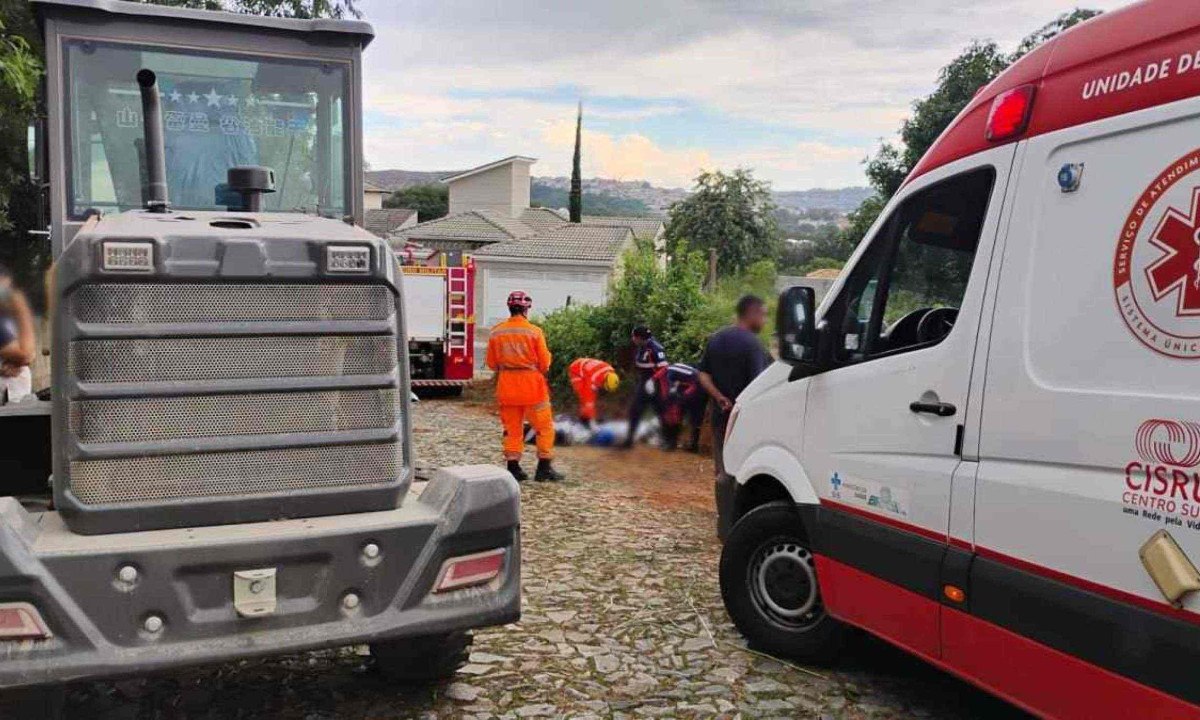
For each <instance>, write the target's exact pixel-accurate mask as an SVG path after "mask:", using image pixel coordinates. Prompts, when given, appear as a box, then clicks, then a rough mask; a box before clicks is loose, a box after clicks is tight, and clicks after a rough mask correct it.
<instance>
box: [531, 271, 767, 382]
mask: <svg viewBox="0 0 1200 720" xmlns="http://www.w3.org/2000/svg"><path fill="white" fill-rule="evenodd" d="M706 271H707V263H706V262H705V259H704V257H703V256H702V255H700V254H699V253H689V254H684V255H678V256H676V257H674V258H673V259H672V260H671V261H670V262H669V263H666V264H665V265H664V264H663V263H662V262H661V259H660V258H659V257H658V256H657V255H656V254H655V252H654V251H653V249H652V248H649V247H642V248H639V249H638V250H637V251H635V252H633V253H631V254H630V255H628V256H627V257H626V258H625V261H624V265H623V271H622V274H621V276H620V278H619V279H618V280H617V281H616V282H615V283H614V285H613V287H612V288H611V289H610V291H609V300H608V302H607V303H606V304H604V305H577V306H572V307H566V308H561V309H559V310H555V311H554V312H552V313H550V314H548V315H544V316H541V317H539V318H537V319H535V322H538V323H539V324H541V326H542V328H543V330H545V332H546V340H547V342H548V343H549V345H550V349H551V351H552V352H553V353H554V365H553V367H552V368H551V370H550V379H551V386H552V388H553V390H554V392H555V395H556V397H558V398H563V399H569V398H570V396H571V395H570V384H569V383H568V381H567V366H568V365H570V363H571V361H573V360H575V359H576V358H580V357H594V358H600V359H602V360H606V361H608V362H610V363H612V364H613V366H614V367H616V368H618V371H619V372H622V375H627V374H628V372H629V371H630V370H631V363H632V358H633V349H632V344H631V343H630V339H629V335H630V331H631V330H632V329H633V327H634V326H635V325H639V324H645V325H648V326H649V327H650V328H651V329H652V330H653V331H654V336H655V337H656V338H657V339H658V341H659V342H661V343H662V344H663V346H664V347H665V348H666V351H667V357H668V358H669V359H670V360H671V361H672V362H686V363H695V362H696V361H698V360H699V358H700V354H701V352H702V351H703V349H704V344H705V342H706V341H707V339H708V336H709V335H710V334H711V333H712V332H713V331H714V330H716V329H717V328H719V327H721V326H722V325H724V324H725V323H728V322H730V321H731V320H732V319H733V306H734V303H735V302H736V301H737V298H738V297H739V296H741V295H742V294H743V293H746V292H755V293H758V294H759V295H761V296H762V297H765V298H770V297H771V296H772V295H773V294H774V287H775V268H774V264H773V263H772V262H771V261H770V260H762V261H760V262H758V263H755V264H754V265H752V266H751V267H750V268H749V269H748V270H746V271H745V272H744V273H742V274H740V275H738V276H735V277H730V278H728V279H726V280H724V281H722V282H721V283H719V284H718V286H717V288H715V289H714V290H713V291H710V292H705V291H704V290H702V289H701V288H702V286H703V283H704V279H705V275H706Z"/></svg>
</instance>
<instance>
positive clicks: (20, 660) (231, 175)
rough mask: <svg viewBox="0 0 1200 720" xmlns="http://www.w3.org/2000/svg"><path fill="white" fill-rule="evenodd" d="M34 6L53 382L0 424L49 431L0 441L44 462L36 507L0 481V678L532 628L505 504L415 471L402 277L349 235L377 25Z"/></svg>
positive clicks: (131, 670) (57, 3)
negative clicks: (39, 421)
mask: <svg viewBox="0 0 1200 720" xmlns="http://www.w3.org/2000/svg"><path fill="white" fill-rule="evenodd" d="M33 5H34V9H35V10H36V12H37V14H38V19H39V22H40V25H41V28H42V30H43V33H44V41H45V42H44V45H45V48H46V77H45V90H44V93H45V102H46V109H47V118H46V120H47V122H46V124H45V125H44V126H43V127H42V128H41V132H39V133H38V134H37V135H38V139H39V141H40V143H39V147H38V148H37V155H38V156H39V158H40V163H39V164H40V166H41V167H40V168H39V170H40V171H39V173H38V176H39V178H45V180H46V187H47V188H48V195H47V199H46V200H47V205H48V206H49V210H50V218H51V222H50V233H49V234H50V241H51V246H52V248H53V254H54V258H55V262H54V267H53V268H52V269H51V271H50V276H51V277H50V282H49V283H48V285H49V287H50V288H51V289H50V290H49V293H50V295H51V300H52V303H51V308H52V317H51V318H50V320H51V325H52V327H53V330H52V333H51V334H52V337H53V344H52V348H53V349H52V353H51V360H52V378H53V388H52V394H51V399H50V400H49V401H41V402H36V403H33V404H30V405H28V406H22V405H7V406H0V422H4V423H7V422H8V421H9V420H12V419H13V417H12V416H13V415H14V413H15V415H16V420H22V419H23V418H25V417H27V416H28V415H30V414H34V415H39V414H40V415H42V416H44V417H47V418H49V423H48V427H47V430H48V432H44V433H43V434H42V435H41V436H40V437H37V438H33V437H30V438H28V441H25V440H22V441H21V442H20V443H10V444H9V445H7V446H6V447H5V450H4V454H5V455H16V454H19V453H21V452H23V451H39V450H42V449H44V448H47V447H48V448H49V450H50V454H51V455H52V464H53V475H52V476H51V477H47V475H46V474H42V476H41V478H40V484H41V488H42V490H43V492H44V493H45V494H47V495H52V498H53V509H50V510H47V509H46V505H45V504H44V503H43V504H41V505H38V506H31V505H30V504H29V503H25V502H21V501H19V500H18V499H17V498H15V497H11V496H10V497H0V654H2V655H3V658H4V659H3V661H2V662H0V690H7V689H9V688H19V687H28V686H45V685H50V684H54V683H59V682H63V681H67V680H71V681H75V680H81V679H87V678H94V677H111V676H116V675H138V674H142V673H145V672H149V671H152V670H161V669H166V668H171V667H177V666H181V665H186V664H196V663H207V662H219V661H226V660H231V659H237V658H245V657H251V656H261V655H268V654H276V653H287V652H296V651H301V650H307V649H313V648H323V647H334V646H343V645H352V644H359V643H366V644H369V645H370V646H371V648H372V654H373V655H374V657H375V660H376V665H377V666H378V668H379V669H380V670H381V671H383V672H385V673H386V674H388V676H389V677H392V678H394V679H396V680H399V681H405V682H408V681H414V680H429V679H433V678H437V677H444V676H446V675H449V674H452V673H453V672H454V670H455V668H456V667H457V666H458V664H459V663H461V662H462V661H463V660H464V659H465V655H466V653H465V649H466V646H467V643H468V641H469V634H468V633H467V631H469V630H470V629H472V628H477V627H484V626H490V625H497V624H504V623H508V622H512V621H514V620H515V619H517V618H518V617H519V614H520V531H519V527H520V520H519V516H520V509H519V502H520V501H519V491H518V488H517V484H516V482H515V481H514V480H513V478H512V476H511V475H509V474H508V473H506V472H504V471H503V470H502V469H500V468H494V467H490V466H471V467H457V468H442V469H439V470H437V471H436V473H434V474H433V476H432V478H430V479H429V481H428V482H427V483H423V484H421V485H417V484H416V483H415V481H416V480H417V478H416V472H415V468H416V466H417V461H416V458H415V457H414V452H413V446H412V441H411V439H412V438H411V417H412V415H411V406H410V404H409V343H408V342H407V337H408V335H407V333H406V329H405V320H406V315H405V312H404V308H405V303H406V297H405V296H404V294H403V293H402V291H401V287H402V286H403V285H404V284H405V280H406V279H407V277H406V276H405V275H404V274H403V273H402V272H401V270H400V268H399V264H398V262H397V261H396V259H395V255H394V253H393V252H392V250H391V248H390V247H389V246H388V245H387V243H385V242H384V241H383V240H381V239H379V238H377V237H375V236H373V235H371V234H370V233H368V232H366V231H365V230H363V229H361V228H360V227H355V224H356V222H357V223H358V224H361V218H362V211H363V208H362V159H361V158H362V156H361V152H362V151H361V148H362V109H361V100H360V98H361V77H362V50H363V48H364V47H365V46H366V45H367V44H368V43H369V42H370V40H371V37H372V29H371V26H370V25H368V24H366V23H363V22H357V21H339V20H295V19H283V18H269V17H255V16H250V15H243V14H236V13H225V12H210V11H203V10H191V9H179V8H168V7H163V6H158V5H144V4H140V3H127V2H111V0H36V1H35V2H34V3H33ZM437 272H442V271H437ZM443 276H445V277H447V278H452V280H450V282H451V283H452V286H450V287H448V288H447V296H448V298H449V299H447V300H446V302H447V305H446V307H447V309H448V314H449V315H450V316H451V317H452V318H459V319H461V320H463V321H464V322H455V323H451V325H449V326H448V327H451V328H455V329H454V330H453V333H451V332H449V331H448V332H447V336H448V337H447V340H446V342H454V343H455V347H456V348H457V347H458V346H459V344H460V343H462V342H467V343H469V336H468V337H465V338H464V337H461V336H460V335H458V334H454V333H458V332H460V330H458V329H457V328H463V327H464V325H466V323H465V320H466V319H469V316H468V315H466V313H465V311H464V310H462V309H461V308H460V305H459V304H457V303H458V301H457V299H456V298H459V297H461V298H462V299H463V300H469V293H470V284H469V282H467V279H468V278H469V273H468V272H467V271H466V268H462V269H461V271H460V270H457V269H455V270H451V269H447V270H446V271H444V273H443ZM412 277H413V278H414V279H416V278H418V277H419V275H413V276H412ZM439 277H441V276H439ZM419 286H420V283H419V282H414V283H413V287H414V288H419ZM452 300H453V302H454V303H455V304H453V305H451V304H450V303H451V301H452ZM9 492H11V490H9Z"/></svg>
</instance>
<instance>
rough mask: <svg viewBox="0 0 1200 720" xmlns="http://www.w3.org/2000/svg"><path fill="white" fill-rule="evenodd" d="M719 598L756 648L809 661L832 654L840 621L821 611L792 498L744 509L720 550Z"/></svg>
mask: <svg viewBox="0 0 1200 720" xmlns="http://www.w3.org/2000/svg"><path fill="white" fill-rule="evenodd" d="M721 598H722V599H723V600H724V601H725V609H726V611H727V612H728V613H729V617H730V618H731V619H732V620H733V624H734V625H736V626H737V628H738V630H740V631H741V633H742V635H744V636H745V637H746V640H748V641H749V643H750V646H751V647H753V648H754V649H756V650H761V651H763V652H767V653H770V654H772V655H778V656H783V657H793V658H798V659H802V660H807V661H824V660H828V659H830V658H832V657H833V656H834V655H835V654H836V653H837V650H838V647H839V646H840V643H841V639H842V634H843V627H842V625H841V623H839V622H838V621H837V620H834V619H833V618H831V617H830V616H829V615H828V614H827V613H826V612H825V606H824V605H823V604H822V602H821V588H820V584H819V583H818V581H817V569H816V563H815V561H814V558H813V554H812V549H811V546H810V543H809V541H808V539H807V537H806V535H805V532H804V528H803V527H802V526H801V524H800V518H799V516H798V515H797V514H796V510H795V507H794V506H793V505H792V504H791V503H787V502H776V503H769V504H767V505H762V506H760V507H757V508H755V509H754V510H751V511H750V512H748V513H746V514H745V515H744V516H742V518H741V519H740V520H738V522H737V524H736V525H734V526H733V529H732V530H730V532H729V537H728V538H727V539H726V540H725V545H724V547H723V549H722V551H721Z"/></svg>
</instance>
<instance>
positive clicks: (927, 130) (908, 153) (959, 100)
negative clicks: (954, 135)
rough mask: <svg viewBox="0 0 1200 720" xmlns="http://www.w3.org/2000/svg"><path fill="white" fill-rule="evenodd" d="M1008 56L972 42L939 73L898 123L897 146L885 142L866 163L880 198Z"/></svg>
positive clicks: (893, 189) (896, 185) (989, 45)
mask: <svg viewBox="0 0 1200 720" xmlns="http://www.w3.org/2000/svg"><path fill="white" fill-rule="evenodd" d="M1008 64H1009V59H1008V55H1006V54H1004V53H1002V52H1000V48H999V47H998V46H997V45H996V43H991V42H989V43H981V42H974V43H971V45H970V46H968V47H967V49H966V50H964V51H963V52H962V54H960V55H959V56H958V57H956V58H954V59H953V60H951V61H950V64H949V65H947V66H946V67H944V68H942V69H941V70H940V71H939V72H938V84H937V88H936V89H934V91H933V92H932V93H930V94H929V96H928V97H925V98H922V99H920V100H917V101H916V102H915V103H913V114H912V117H909V118H906V119H905V120H904V121H903V122H902V123H901V125H900V146H898V147H897V146H895V145H892V144H891V143H884V144H883V147H881V148H880V149H879V153H878V154H877V155H876V156H875V157H873V158H871V160H870V161H869V162H868V163H867V178H868V179H869V180H870V181H871V186H872V187H874V188H875V191H876V192H877V193H879V194H880V195H881V196H883V197H885V198H886V197H891V196H892V195H893V194H894V193H895V192H896V190H897V189H899V187H900V184H901V183H903V182H904V178H905V177H907V176H908V173H909V171H911V170H912V169H913V166H915V165H916V164H917V161H918V160H920V159H921V156H922V155H924V154H925V151H926V150H928V149H929V147H930V146H931V145H933V142H934V141H935V140H937V138H938V136H939V135H941V134H942V131H943V130H945V129H946V127H947V126H948V125H949V124H950V122H951V121H952V120H954V118H955V117H956V116H957V115H958V113H959V112H961V111H962V109H963V108H964V107H966V106H967V103H969V102H970V101H971V98H973V97H975V92H976V91H977V90H979V88H981V87H983V86H984V85H986V84H988V83H989V82H991V81H992V80H993V79H994V78H995V77H996V76H997V75H999V74H1000V72H1001V71H1003V70H1004V68H1006V67H1008Z"/></svg>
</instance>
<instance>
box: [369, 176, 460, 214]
mask: <svg viewBox="0 0 1200 720" xmlns="http://www.w3.org/2000/svg"><path fill="white" fill-rule="evenodd" d="M383 206H384V207H385V208H410V209H412V210H416V211H417V222H426V221H428V220H437V219H438V218H440V217H445V216H446V213H448V212H450V186H449V185H444V184H442V183H437V184H431V185H410V186H409V187H406V188H404V189H403V190H397V191H396V192H394V193H392V194H391V195H389V196H387V197H386V198H384V199H383Z"/></svg>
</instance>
